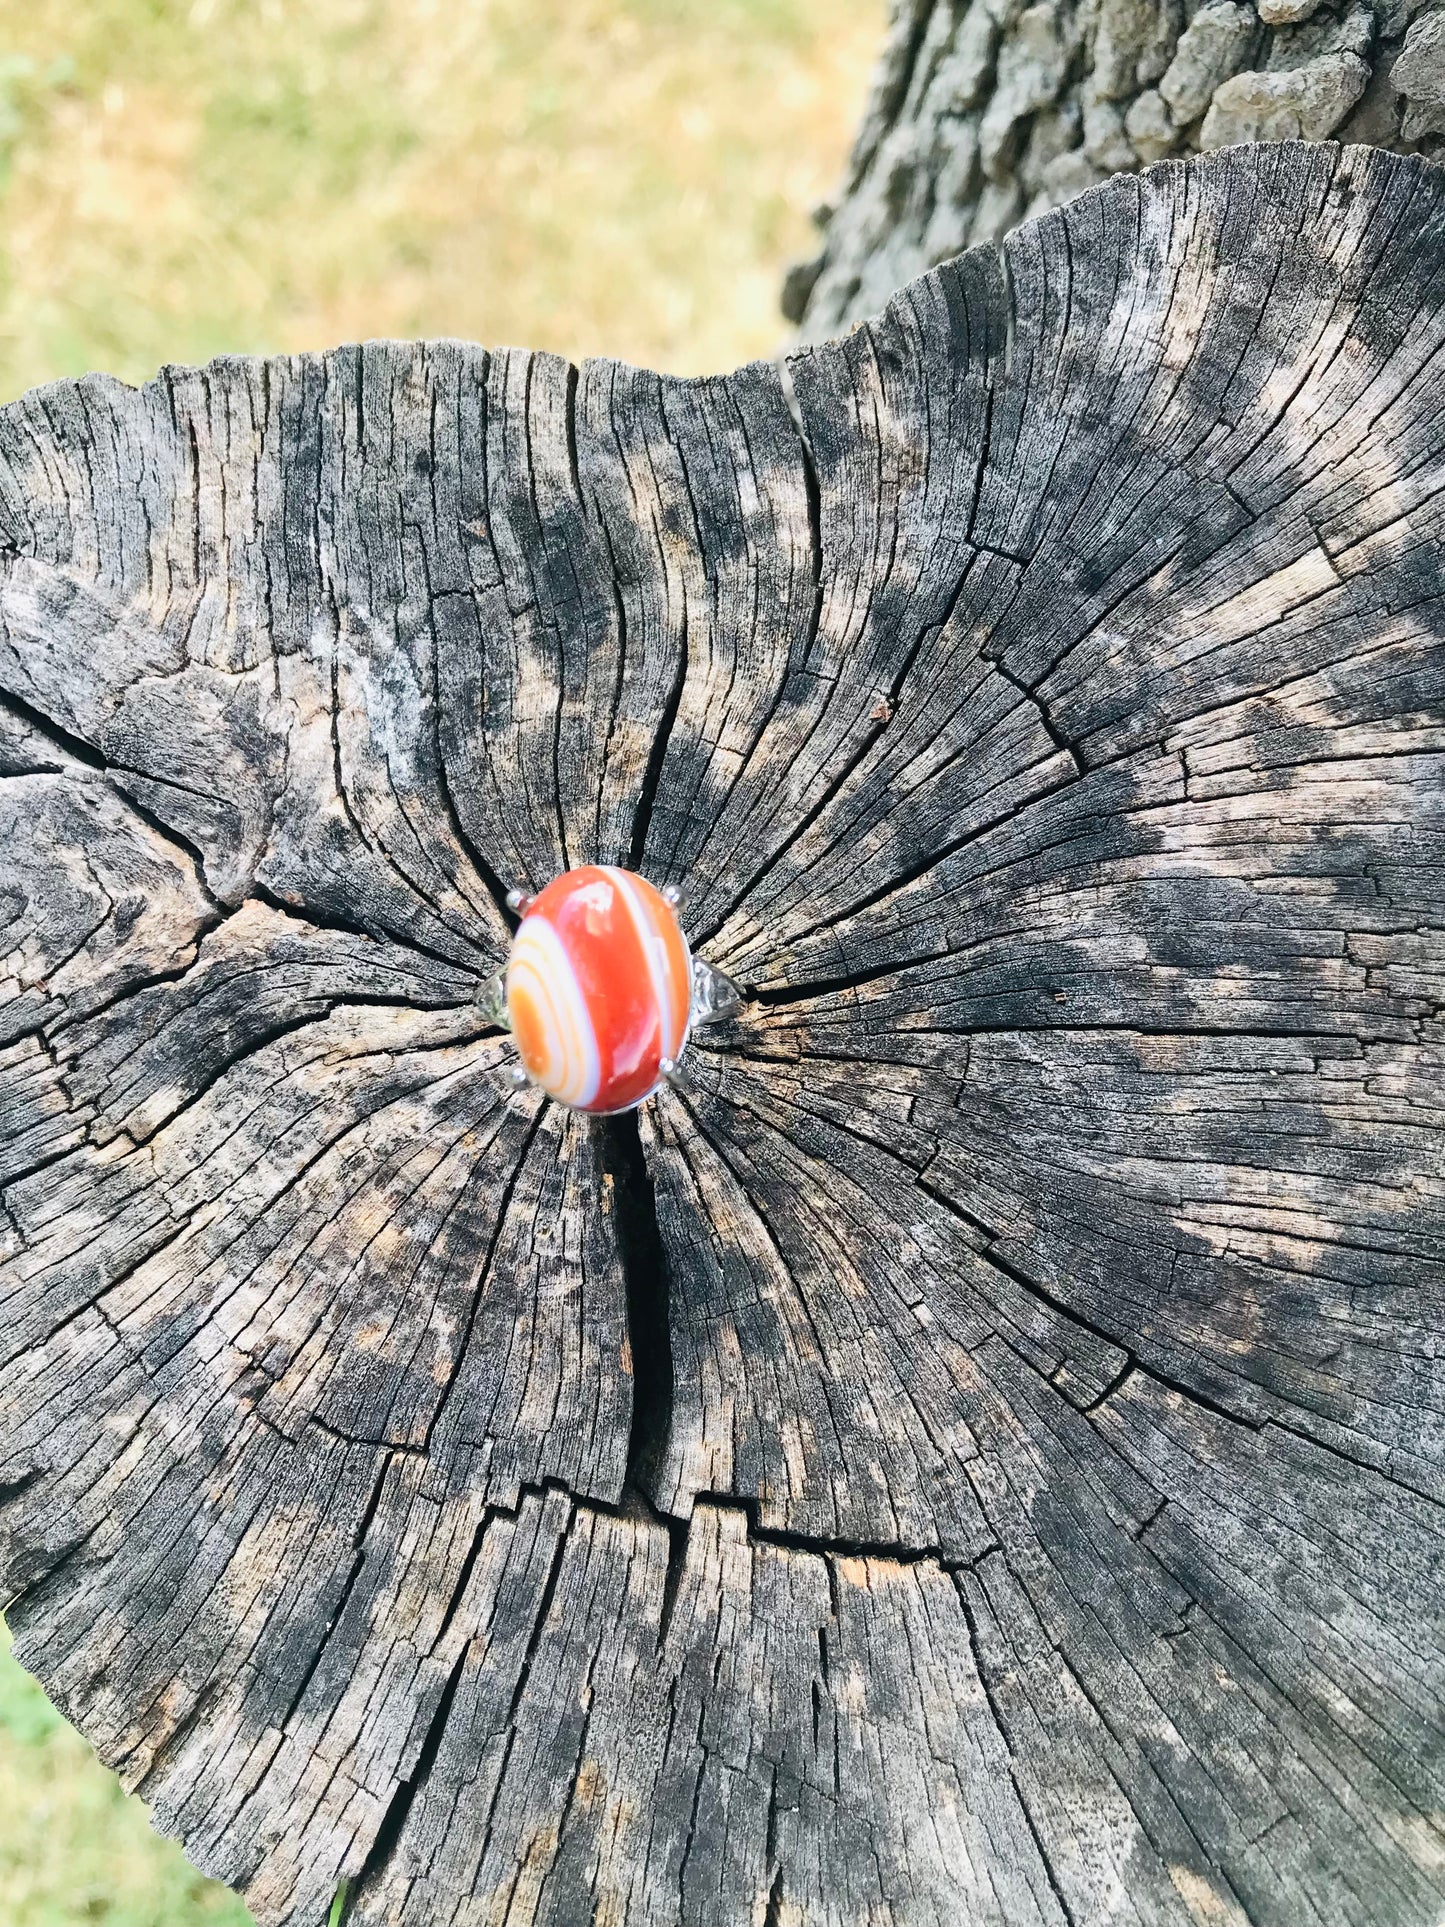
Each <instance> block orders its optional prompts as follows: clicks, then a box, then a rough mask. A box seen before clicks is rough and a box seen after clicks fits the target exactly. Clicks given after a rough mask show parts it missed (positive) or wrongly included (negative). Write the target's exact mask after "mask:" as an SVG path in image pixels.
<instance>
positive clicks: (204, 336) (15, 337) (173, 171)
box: [0, 0, 884, 399]
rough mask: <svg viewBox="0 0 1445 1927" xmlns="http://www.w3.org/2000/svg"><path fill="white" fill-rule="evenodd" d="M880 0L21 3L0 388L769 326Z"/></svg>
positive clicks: (673, 346)
mask: <svg viewBox="0 0 1445 1927" xmlns="http://www.w3.org/2000/svg"><path fill="white" fill-rule="evenodd" d="M883 15H884V0H0V399H9V398H10V397H11V396H13V395H15V394H17V393H19V392H20V391H21V390H23V389H24V388H27V387H30V386H32V385H33V384H34V383H36V382H40V381H45V380H48V379H50V378H51V377H53V376H55V375H70V374H79V373H82V372H83V371H84V370H86V369H88V368H104V369H108V370H110V371H111V372H112V373H114V374H117V375H120V376H122V377H123V378H124V379H126V380H128V381H137V380H144V379H145V378H146V377H147V376H149V375H151V374H152V373H154V371H155V369H156V368H157V367H158V366H160V365H161V364H162V363H164V362H167V361H177V362H192V361H203V360H205V359H207V358H208V357H209V356H211V355H214V354H217V353H220V352H223V351H255V352H280V351H289V350H296V349H303V348H324V347H330V346H332V345H333V344H334V343H336V342H338V341H346V340H355V339H358V338H364V337H366V336H369V335H417V334H433V335H435V334H454V335H463V336H467V337H470V338H472V339H475V340H479V341H482V342H485V343H488V344H490V345H502V344H517V343H522V344H526V345H528V346H532V347H539V348H552V349H556V350H557V351H558V352H560V353H563V354H567V355H571V356H573V357H577V356H580V355H582V354H587V353H592V354H596V353H604V354H612V355H618V356H620V357H622V358H624V359H626V360H630V361H636V362H643V363H646V364H648V365H649V366H652V367H658V368H664V369H668V370H672V371H675V372H679V373H690V374H691V373H704V372H715V371H719V370H723V369H727V368H731V367H734V366H736V365H737V364H738V363H739V362H741V361H745V360H748V359H750V358H752V357H753V356H755V355H761V354H768V353H770V352H771V351H772V350H773V349H774V347H775V346H776V345H777V343H778V341H779V339H780V337H781V335H782V333H783V323H782V321H781V318H780V316H779V313H778V288H779V283H780V280H781V275H782V270H783V267H784V265H785V263H786V262H787V261H788V260H789V259H790V258H792V257H793V256H794V255H796V254H799V253H805V252H809V251H810V245H809V234H810V230H809V226H808V220H807V216H808V212H809V210H810V208H811V207H812V206H813V205H814V204H815V203H816V202H817V201H818V200H819V199H821V198H822V197H823V196H824V195H825V194H827V193H828V192H829V191H830V190H831V189H832V187H833V186H834V183H835V181H836V179H837V176H838V173H839V170H840V168H841V166H842V162H843V159H844V156H845V154H846V151H847V146H848V142H849V139H850V136H851V133H852V130H853V127H854V125H855V124H856V122H857V119H858V116H859V112H860V110H861V107H862V103H863V96H864V92H865V89H866V83H867V77H868V70H869V65H870V62H871V59H872V57H873V55H874V53H875V52H876V51H877V48H878V45H879V42H880V39H881V35H882V27H883Z"/></svg>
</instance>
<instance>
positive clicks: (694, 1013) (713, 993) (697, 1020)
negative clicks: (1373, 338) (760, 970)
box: [689, 957, 743, 1024]
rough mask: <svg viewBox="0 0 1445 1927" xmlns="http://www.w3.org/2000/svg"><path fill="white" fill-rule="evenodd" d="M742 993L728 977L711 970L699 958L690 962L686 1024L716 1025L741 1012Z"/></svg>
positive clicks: (709, 966)
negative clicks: (689, 1005)
mask: <svg viewBox="0 0 1445 1927" xmlns="http://www.w3.org/2000/svg"><path fill="white" fill-rule="evenodd" d="M742 1002H743V993H742V992H741V991H740V990H739V989H738V987H737V985H736V984H735V983H734V982H733V980H732V978H731V977H727V976H724V974H723V972H722V971H721V970H714V969H713V967H712V965H711V964H710V963H704V962H703V960H702V958H701V957H694V958H693V960H692V1009H691V1012H690V1016H689V1022H691V1023H693V1024H717V1023H721V1022H722V1020H723V1018H724V1017H731V1016H732V1015H733V1013H734V1012H735V1011H737V1010H741V1008H742Z"/></svg>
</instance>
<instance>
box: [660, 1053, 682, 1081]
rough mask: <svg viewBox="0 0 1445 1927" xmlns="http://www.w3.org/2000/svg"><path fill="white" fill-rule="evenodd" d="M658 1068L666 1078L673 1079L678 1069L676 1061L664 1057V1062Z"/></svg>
mask: <svg viewBox="0 0 1445 1927" xmlns="http://www.w3.org/2000/svg"><path fill="white" fill-rule="evenodd" d="M657 1068H658V1070H659V1071H661V1073H662V1075H663V1076H664V1077H671V1076H672V1074H673V1072H674V1071H675V1070H676V1069H677V1062H676V1059H674V1058H671V1057H664V1058H663V1060H662V1062H661V1063H660V1064H659V1065H658V1067H657Z"/></svg>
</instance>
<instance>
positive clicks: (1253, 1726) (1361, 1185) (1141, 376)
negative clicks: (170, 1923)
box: [0, 146, 1445, 1927]
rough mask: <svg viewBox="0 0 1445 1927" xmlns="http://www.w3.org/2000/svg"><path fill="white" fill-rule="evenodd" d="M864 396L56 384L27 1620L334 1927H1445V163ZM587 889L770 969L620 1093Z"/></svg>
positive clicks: (1189, 236)
mask: <svg viewBox="0 0 1445 1927" xmlns="http://www.w3.org/2000/svg"><path fill="white" fill-rule="evenodd" d="M790 367H791V393H790V394H785V392H784V390H783V388H782V387H781V386H780V382H779V378H778V377H777V376H776V374H775V373H774V371H772V370H771V369H769V368H766V367H758V368H751V369H745V370H743V371H742V372H741V373H739V374H738V375H736V376H733V377H731V378H728V379H726V380H716V381H706V382H692V383H689V382H680V381H673V380H664V379H660V378H658V377H654V376H651V375H646V374H642V373H639V372H636V371H632V370H626V369H621V368H618V367H614V366H612V365H609V364H589V365H588V366H586V367H584V368H582V369H581V370H580V371H573V370H571V369H570V368H568V367H566V366H565V365H564V364H562V363H560V362H558V361H556V360H553V359H550V358H548V357H544V356H528V355H525V354H519V353H509V354H496V355H487V354H484V353H483V352H482V351H480V350H478V349H473V348H469V347H466V346H463V345H460V344H456V343H447V342H442V343H428V344H421V345H415V344H402V343H378V344H372V345H370V346H368V347H367V348H365V349H362V350H358V349H345V350H339V351H337V352H336V353H334V354H332V355H328V356H324V357H319V358H309V357H308V358H300V359H296V360H289V361H273V362H266V363H256V362H236V361H233V362H221V363H216V364H214V365H213V366H212V367H210V368H209V369H206V370H203V371H198V372H197V371H170V372H168V373H167V374H166V375H164V376H163V377H162V378H161V379H160V380H159V381H157V382H156V383H154V384H152V385H151V386H150V387H148V388H146V389H144V390H142V391H139V392H132V391H129V390H126V389H123V388H121V387H119V386H118V385H117V384H115V383H113V382H109V381H105V380H101V379H90V380H86V381H83V382H79V383H66V384H59V385H57V386H55V387H52V388H49V389H45V390H41V391H38V392H37V393H35V394H33V395H31V396H28V397H26V398H25V399H24V400H23V401H21V402H19V403H17V404H15V405H14V406H13V407H11V408H10V409H8V410H6V411H4V412H3V414H0V518H3V530H4V548H3V551H0V578H3V579H0V622H3V629H0V692H3V693H0V758H3V762H0V772H3V773H0V825H3V835H4V843H3V855H0V866H3V867H0V917H3V918H4V920H5V921H4V928H5V932H6V943H5V946H4V948H5V951H6V961H5V964H4V969H3V972H0V985H3V992H0V995H3V999H4V1001H3V1003H0V1205H3V1216H0V1247H3V1262H0V1597H3V1598H4V1599H5V1600H6V1601H7V1602H8V1604H7V1611H8V1613H9V1616H10V1620H11V1623H12V1625H13V1627H14V1629H15V1633H16V1640H17V1649H18V1651H19V1653H20V1656H21V1658H22V1660H23V1661H24V1663H26V1664H27V1665H29V1666H30V1667H32V1668H33V1669H34V1670H35V1671H36V1672H37V1673H38V1674H39V1675H40V1677H41V1678H42V1679H43V1681H44V1682H45V1684H46V1686H47V1688H48V1689H49V1690H50V1691H51V1692H52V1693H53V1694H54V1695H55V1697H56V1698H57V1700H58V1701H59V1702H60V1704H61V1705H62V1706H63V1707H64V1708H65V1709H66V1710H67V1711H68V1712H69V1713H70V1714H71V1716H72V1717H74V1718H75V1719H77V1720H78V1721H79V1723H80V1724H81V1726H82V1727H83V1728H84V1730H85V1731H86V1732H87V1733H88V1734H89V1735H90V1736H91V1738H92V1739H93V1740H94V1741H95V1743H96V1745H97V1746H98V1748H99V1750H100V1752H101V1754H102V1756H103V1757H104V1758H105V1759H106V1760H108V1761H109V1762H110V1763H111V1764H112V1765H114V1766H115V1767H117V1768H118V1769H119V1770H120V1772H121V1773H122V1774H123V1776H124V1777H125V1779H126V1781H127V1784H129V1785H131V1786H135V1787H138V1788H140V1789H141V1791H142V1792H143V1793H144V1794H145V1796H146V1798H147V1799H148V1800H150V1801H151V1802H152V1804H153V1806H154V1809H155V1811H156V1813H157V1815H158V1816H159V1818H160V1820H161V1822H162V1823H163V1824H164V1825H165V1826H166V1827H167V1828H168V1829H170V1830H171V1831H173V1832H175V1833H177V1834H178V1835H179V1836H180V1837H181V1838H182V1839H183V1841H184V1842H185V1844H186V1846H187V1849H188V1851H189V1852H190V1853H191V1854H192V1855H193V1856H194V1857H195V1858H196V1860H197V1861H198V1862H199V1863H200V1864H201V1865H202V1866H204V1867H206V1868H207V1869H208V1870H210V1871H212V1872H214V1873H216V1874H218V1875H219V1876H221V1877H222V1878H224V1879H227V1880H229V1881H231V1882H232V1883H234V1884H235V1885H236V1886H237V1887H239V1888H241V1889H242V1890H243V1891H244V1892H245V1893H246V1895H247V1897H248V1899H249V1901H250V1904H251V1906H252V1907H253V1908H254V1910H255V1912H256V1914H257V1916H258V1918H259V1919H260V1920H261V1921H262V1922H265V1923H283V1922H284V1923H296V1924H297V1927H300V1924H301V1923H306V1924H307V1927H312V1924H313V1923H317V1922H319V1921H321V1920H323V1919H324V1918H325V1917H326V1913H327V1910H328V1908H329V1906H330V1904H331V1901H332V1897H333V1895H334V1893H335V1891H336V1889H337V1887H338V1885H339V1884H340V1883H342V1882H343V1881H344V1882H347V1883H349V1885H348V1893H349V1896H350V1900H349V1905H350V1910H351V1915H350V1917H351V1918H352V1919H354V1920H355V1921H357V1922H361V1923H364V1924H365V1927H381V1923H396V1924H398V1927H412V1924H413V1923H415V1924H416V1927H434V1924H436V1923H456V1927H462V1923H468V1924H469V1927H470V1924H471V1923H480V1922H520V1921H534V1920H535V1921H543V1922H551V1923H554V1924H555V1927H576V1923H578V1922H581V1921H589V1920H595V1921H598V1922H603V1921H606V1922H623V1921H626V1922H628V1923H633V1922H644V1923H645V1922H656V1923H658V1927H663V1924H664V1923H673V1922H676V1921H678V1920H683V1921H688V1922H697V1923H707V1924H708V1927H712V1923H716V1922H730V1921H738V1922H742V1921H748V1922H755V1923H761V1924H764V1927H782V1923H785V1922H790V1921H792V1922H808V1923H815V1922H830V1923H831V1922H836V1923H839V1927H843V1924H844V1923H847V1927H852V1923H856V1922H859V1921H864V1920H867V1921H877V1922H883V1921H892V1922H899V1923H902V1922H908V1923H914V1922H920V1923H933V1922H936V1923H938V1924H939V1927H956V1923H959V1922H964V1921H967V1922H970V1923H974V1922H979V1923H996V1924H997V1927H1015V1924H1016V1923H1033V1922H1038V1923H1049V1924H1050V1927H1083V1923H1086V1922H1087V1923H1095V1922H1106V1921H1107V1922H1115V1921H1118V1922H1129V1921H1134V1922H1138V1923H1140V1924H1141V1927H1143V1924H1145V1923H1147V1924H1148V1927H1157V1924H1162V1923H1171V1924H1172V1923H1187V1922H1191V1921H1193V1922H1204V1923H1210V1927H1213V1924H1214V1923H1234V1924H1235V1927H1238V1923H1243V1922H1255V1923H1261V1927H1263V1924H1265V1923H1268V1924H1269V1927H1311V1924H1312V1923H1317V1927H1342V1924H1343V1923H1356V1924H1357V1927H1433V1923H1435V1922H1436V1921H1438V1920H1439V1919H1440V1917H1441V1913H1442V1908H1445V1823H1442V1819H1441V1815H1442V1812H1445V1659H1442V1654H1445V1638H1442V1635H1445V1583H1442V1582H1445V1367H1442V1363H1441V1356H1440V1347H1441V1340H1440V1331H1441V1328H1442V1309H1445V1306H1442V1299H1445V1101H1442V1098H1441V1095H1440V1091H1441V1078H1442V1068H1445V1032H1442V1026H1441V1011H1442V1009H1445V934H1442V933H1445V566H1442V560H1441V558H1442V553H1445V550H1442V540H1445V508H1442V504H1445V179H1442V177H1441V176H1439V175H1437V174H1436V173H1434V172H1433V171H1432V170H1431V169H1429V168H1428V167H1426V166H1424V165H1422V164H1420V163H1419V162H1415V161H1404V160H1398V159H1394V158H1392V157H1389V156H1385V155H1380V154H1372V153H1369V152H1367V151H1364V150H1349V151H1340V150H1337V149H1334V148H1308V147H1297V146H1281V147H1277V148H1272V149H1254V150H1240V151H1237V152H1234V153H1232V154H1229V155H1226V156H1220V157H1215V158H1212V159H1210V160H1207V161H1196V162H1191V163H1189V164H1187V165H1175V166H1171V167H1167V168H1163V169H1160V170H1157V171H1154V172H1151V173H1150V174H1148V175H1147V176H1145V177H1142V178H1125V179H1121V180H1119V181H1117V182H1113V183H1111V184H1110V185H1109V186H1108V187H1107V188H1105V189H1102V190H1100V191H1099V192H1097V193H1095V194H1093V195H1090V196H1087V197H1085V198H1084V199H1082V200H1080V201H1078V202H1076V203H1073V204H1071V205H1070V206H1069V207H1068V208H1067V209H1065V210H1062V211H1060V212H1056V213H1053V214H1050V215H1049V216H1047V217H1046V218H1044V219H1043V220H1041V221H1039V222H1037V223H1035V224H1032V225H1030V226H1028V227H1026V228H1024V229H1022V230H1020V231H1019V232H1018V233H1017V234H1016V235H1014V236H1013V237H1012V238H1011V239H1010V240H1009V242H1008V243H1007V245H1006V247H1005V249H1004V251H1003V254H1002V256H1001V257H1000V256H999V255H997V254H995V253H993V252H991V251H981V252H975V253H973V254H970V255H967V256H965V257H964V258H963V259H962V260H961V261H959V262H958V263H956V264H954V265H952V266H950V267H948V268H946V269H944V270H942V271H940V272H939V273H937V274H934V275H931V276H929V277H927V278H926V279H924V280H923V281H921V282H919V283H917V284H916V285H915V286H913V287H911V288H909V289H907V290H906V291H905V292H904V293H903V294H902V295H900V296H899V297H898V299H897V300H896V301H894V302H893V303H892V304H891V305H890V306H889V308H888V310H887V312H886V313H885V314H884V315H883V316H882V317H881V318H880V319H878V320H877V321H875V322H872V323H869V324H868V325H867V326H865V327H863V328H860V329H858V330H857V331H855V332H854V333H853V334H852V335H850V336H849V337H848V338H847V340H845V341H843V342H839V343H836V344H833V345H830V346H826V347H822V348H818V349H814V350H811V351H808V352H806V353H803V354H800V355H799V356H797V357H796V358H795V359H794V360H793V361H792V363H791V365H790ZM793 410H796V419H797V422H798V424H799V426H795V423H794V414H793V412H792V411H793ZM594 858H600V859H604V860H622V861H633V862H635V863H636V864H637V865H638V866H639V867H641V868H642V869H643V870H644V871H645V872H646V873H647V874H648V875H650V876H652V877H654V878H655V879H656V880H657V881H659V882H664V881H669V880H676V881H678V882H679V883H680V884H681V885H682V887H683V890H684V903H685V914H686V921H687V923H688V926H689V929H690V931H691V933H692V934H693V935H694V937H695V938H696V939H697V940H698V941H699V942H700V943H701V944H702V946H703V947H704V948H705V950H706V951H707V953H708V954H709V955H710V956H711V957H713V958H714V959H715V960H716V961H718V962H719V963H720V964H722V965H723V966H724V967H725V968H727V969H729V970H730V971H733V972H735V973H736V974H737V975H738V976H739V977H740V979H741V980H742V981H744V982H745V983H746V984H747V986H748V987H749V991H750V996H749V1000H748V1003H747V1006H746V1008H745V1010H744V1012H743V1014H742V1015H741V1016H740V1017H739V1018H738V1019H737V1020H735V1021H734V1022H733V1023H732V1024H731V1025H730V1026H728V1027H726V1028H723V1029H721V1030H719V1031H717V1032H713V1033H708V1034H706V1035H705V1036H703V1037H700V1038H699V1040H698V1043H697V1047H696V1048H695V1049H694V1050H692V1051H690V1053H689V1058H688V1076H687V1081H686V1084H685V1085H684V1086H683V1087H681V1088H680V1089H678V1090H676V1091H673V1092H669V1093H668V1094H667V1095H666V1096H665V1097H664V1098H663V1099H662V1100H661V1101H660V1102H659V1103H658V1104H657V1105H656V1106H655V1107H652V1108H650V1109H649V1110H647V1111H646V1112H644V1113H643V1114H642V1116H641V1118H640V1119H636V1120H631V1121H627V1122H623V1123H620V1124H619V1123H609V1124H606V1125H602V1126H588V1125H587V1124H585V1123H583V1122H581V1121H579V1120H577V1119H575V1118H574V1119H568V1118H564V1117H562V1116H560V1115H559V1114H557V1113H556V1112H555V1111H552V1110H548V1109H546V1108H544V1107H541V1106H540V1105H539V1103H538V1101H537V1099H536V1098H535V1097H534V1096H532V1095H531V1094H529V1093H521V1094H519V1093H517V1092H516V1091H514V1090H513V1089H512V1088H511V1086H510V1083H509V1082H508V1080H507V1078H506V1075H505V1065H506V1056H507V1052H506V1047H505V1045H504V1043H503V1041H502V1040H500V1039H499V1038H498V1037H497V1036H496V1035H495V1034H494V1033H492V1032H489V1031H488V1030H487V1028H486V1023H485V1018H484V1010H483V1007H482V1006H480V1005H479V1003H478V1001H477V998H478V992H479V990H480V988H481V986H482V985H483V983H484V982H485V979H486V977H487V975H488V973H489V972H490V971H491V970H492V969H493V968H494V966H495V964H496V961H497V958H498V956H499V954H500V951H501V947H502V945H503V943H504V942H505V930H506V924H505V919H504V917H503V915H502V913H501V911H500V909H499V907H498V906H499V901H500V893H501V892H502V891H504V889H505V886H506V885H507V884H509V883H511V882H513V881H524V882H525V881H531V882H533V883H537V882H540V881H541V880H543V879H544V878H545V877H546V876H547V875H548V874H550V873H551V872H552V871H554V870H556V869H558V868H560V867H561V866H562V865H564V864H565V863H567V862H577V861H579V860H586V859H594Z"/></svg>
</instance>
